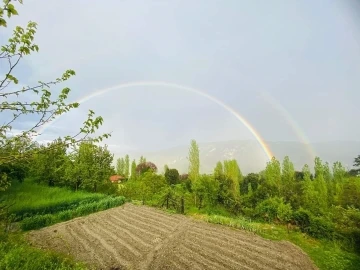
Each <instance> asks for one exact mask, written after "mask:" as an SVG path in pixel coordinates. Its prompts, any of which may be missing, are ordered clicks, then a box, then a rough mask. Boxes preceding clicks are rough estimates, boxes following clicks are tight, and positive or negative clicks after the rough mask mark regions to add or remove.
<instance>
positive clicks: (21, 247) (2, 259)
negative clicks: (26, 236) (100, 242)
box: [0, 235, 88, 270]
mask: <svg viewBox="0 0 360 270" xmlns="http://www.w3.org/2000/svg"><path fill="white" fill-rule="evenodd" d="M0 238H1V241H0V269H9V270H10V269H24V270H30V269H34V270H35V269H46V270H53V269H54V270H55V269H56V270H70V269H75V270H83V269H88V268H87V267H86V265H85V264H83V263H78V262H75V261H74V260H73V259H72V258H70V257H68V256H65V255H60V254H57V253H54V252H51V251H45V250H40V249H38V248H35V247H31V246H30V245H29V244H27V243H26V242H25V241H24V240H23V239H22V236H20V235H12V236H11V237H9V236H4V235H2V236H1V237H0Z"/></svg>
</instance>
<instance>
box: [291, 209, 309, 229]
mask: <svg viewBox="0 0 360 270" xmlns="http://www.w3.org/2000/svg"><path fill="white" fill-rule="evenodd" d="M311 216H312V215H311V213H310V212H309V211H307V210H304V209H303V208H300V209H299V210H297V211H295V212H293V214H292V219H293V221H294V222H295V224H296V225H297V226H299V228H300V230H301V231H302V232H307V231H308V229H309V227H310V222H311Z"/></svg>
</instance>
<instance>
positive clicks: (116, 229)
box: [102, 217, 152, 251]
mask: <svg viewBox="0 0 360 270" xmlns="http://www.w3.org/2000/svg"><path fill="white" fill-rule="evenodd" d="M102 223H103V224H104V225H106V226H108V227H109V230H110V231H111V232H112V233H114V234H117V235H119V233H121V234H120V235H121V236H122V237H124V238H125V239H126V240H127V241H128V242H130V243H137V244H139V247H138V249H139V250H141V251H147V250H148V249H149V248H151V246H152V245H151V239H152V238H150V237H148V238H147V240H148V241H146V242H145V241H144V239H142V238H144V236H142V238H140V237H139V236H137V235H136V234H134V232H130V231H129V230H127V229H125V228H124V227H121V226H116V225H119V224H118V223H117V224H115V223H113V222H111V221H109V218H108V217H106V219H105V220H103V221H102ZM135 232H136V230H135Z"/></svg>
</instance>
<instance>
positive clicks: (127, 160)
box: [124, 155, 130, 178]
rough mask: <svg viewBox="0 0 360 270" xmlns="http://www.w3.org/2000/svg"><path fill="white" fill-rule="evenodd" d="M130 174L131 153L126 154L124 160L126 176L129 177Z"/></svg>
mask: <svg viewBox="0 0 360 270" xmlns="http://www.w3.org/2000/svg"><path fill="white" fill-rule="evenodd" d="M129 174H130V157H129V155H126V156H125V162H124V176H125V177H126V178H129Z"/></svg>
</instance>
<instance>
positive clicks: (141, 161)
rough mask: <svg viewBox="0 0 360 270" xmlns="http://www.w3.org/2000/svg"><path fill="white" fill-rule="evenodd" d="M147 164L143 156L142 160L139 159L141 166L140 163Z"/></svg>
mask: <svg viewBox="0 0 360 270" xmlns="http://www.w3.org/2000/svg"><path fill="white" fill-rule="evenodd" d="M145 162H146V158H145V157H143V156H141V157H140V159H139V164H140V163H145Z"/></svg>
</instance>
